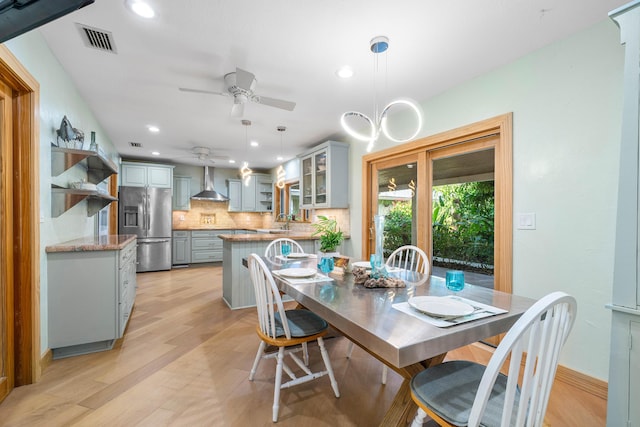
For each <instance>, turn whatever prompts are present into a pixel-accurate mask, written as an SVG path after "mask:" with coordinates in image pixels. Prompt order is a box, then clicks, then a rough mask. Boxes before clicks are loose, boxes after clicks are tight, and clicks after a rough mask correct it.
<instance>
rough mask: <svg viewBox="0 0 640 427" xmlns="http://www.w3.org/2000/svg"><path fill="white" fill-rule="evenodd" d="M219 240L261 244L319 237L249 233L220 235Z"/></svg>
mask: <svg viewBox="0 0 640 427" xmlns="http://www.w3.org/2000/svg"><path fill="white" fill-rule="evenodd" d="M218 237H220V239H222V240H226V241H228V242H262V241H270V240H275V239H279V238H281V237H286V238H289V239H293V240H318V239H319V238H320V236H312V235H311V233H296V232H295V231H293V232H289V233H255V234H254V233H250V234H221V235H220V236H218Z"/></svg>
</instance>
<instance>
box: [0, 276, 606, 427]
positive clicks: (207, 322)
mask: <svg viewBox="0 0 640 427" xmlns="http://www.w3.org/2000/svg"><path fill="white" fill-rule="evenodd" d="M255 324H256V314H255V309H243V310H235V311H232V310H230V309H229V308H228V307H227V306H226V304H225V303H224V302H223V301H222V268H221V267H219V266H198V267H191V268H185V269H177V270H172V271H170V272H157V273H142V274H138V295H137V298H136V306H135V309H134V313H133V317H132V319H131V321H130V324H129V326H128V329H127V331H126V334H125V337H124V338H123V339H122V340H121V341H120V342H119V343H118V344H117V345H116V348H114V349H113V350H111V351H108V352H101V353H94V354H90V355H85V356H77V357H71V358H67V359H61V360H56V361H53V362H52V364H51V365H50V366H49V368H47V370H46V371H45V372H44V374H43V376H42V379H41V380H40V381H39V382H38V383H37V384H33V385H29V386H23V387H18V388H16V389H15V390H14V391H13V392H12V393H11V394H10V395H9V397H8V398H7V399H6V400H5V401H4V402H3V403H2V404H0V426H30V427H31V426H47V427H51V426H103V425H104V426H153V427H156V426H263V425H271V424H272V423H271V405H272V401H273V378H274V376H275V362H274V361H273V360H268V361H264V360H263V361H262V362H261V364H260V367H259V368H258V372H257V374H256V379H255V381H253V382H251V381H249V380H248V377H249V371H250V369H251V365H252V362H253V358H254V356H255V352H256V350H257V347H258V342H259V341H258V338H257V336H256V333H255ZM326 343H327V349H328V351H329V354H330V356H331V360H332V364H333V368H334V370H335V374H336V378H337V380H338V384H339V387H340V394H341V397H340V398H339V399H336V398H335V397H334V396H333V393H332V391H331V387H330V384H329V380H328V378H327V377H323V378H321V379H319V380H316V381H312V382H310V383H306V384H302V385H299V386H296V387H293V388H291V389H285V390H283V391H282V393H281V403H280V419H279V421H278V424H277V425H280V426H309V427H313V426H345V427H346V426H375V425H378V423H379V422H380V420H381V419H382V417H383V415H384V412H385V410H386V409H387V408H388V407H389V405H390V403H391V401H392V399H393V396H394V395H395V392H396V390H397V389H398V387H399V386H400V382H401V381H400V377H399V376H398V375H397V374H395V373H393V372H391V371H390V372H389V378H388V381H387V385H386V386H383V385H381V384H380V374H381V368H382V367H381V364H380V363H379V362H377V361H376V360H374V359H373V358H372V357H371V356H369V355H368V354H366V353H365V352H364V351H362V350H361V349H359V348H357V347H356V348H355V349H354V352H353V355H352V357H351V359H347V358H346V357H345V355H346V351H347V344H348V342H347V340H345V339H344V338H331V339H327V340H326ZM310 350H311V351H310V356H311V364H312V365H317V364H321V359H320V355H319V354H318V352H317V348H311V349H310ZM488 357H490V354H489V353H488V352H487V351H486V349H485V347H484V346H481V345H472V346H467V347H464V348H462V349H459V350H456V351H455V352H452V353H450V354H449V356H448V358H450V359H452V358H455V359H470V360H478V361H481V362H484V361H486V360H487V359H488ZM568 408H570V410H567V409H568ZM605 419H606V401H605V400H603V399H600V398H597V397H594V396H592V395H590V394H588V393H586V392H583V391H580V390H577V389H575V388H574V387H571V386H568V385H566V384H564V383H562V382H559V381H556V384H555V386H554V389H553V392H552V395H551V401H550V405H549V410H548V413H547V422H548V423H549V424H550V425H551V426H553V427H556V426H558V427H560V426H562V427H564V426H568V427H571V426H576V427H577V426H580V427H589V426H594V427H595V426H604V425H605Z"/></svg>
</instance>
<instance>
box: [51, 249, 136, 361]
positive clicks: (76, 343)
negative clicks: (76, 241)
mask: <svg viewBox="0 0 640 427" xmlns="http://www.w3.org/2000/svg"><path fill="white" fill-rule="evenodd" d="M47 270H48V283H49V292H48V296H49V301H48V302H49V317H48V321H49V322H48V326H49V347H51V348H52V349H53V357H54V359H58V358H61V357H67V356H75V355H79V354H86V353H92V352H95V351H101V350H109V349H111V348H112V347H113V344H114V342H115V340H116V339H118V338H121V337H122V335H123V334H124V330H125V328H126V326H127V323H128V321H129V317H130V315H131V310H132V309H133V304H134V301H135V295H136V241H135V240H133V241H131V242H130V243H129V244H127V245H126V246H125V247H124V248H122V249H120V250H89V251H71V252H49V253H48V254H47Z"/></svg>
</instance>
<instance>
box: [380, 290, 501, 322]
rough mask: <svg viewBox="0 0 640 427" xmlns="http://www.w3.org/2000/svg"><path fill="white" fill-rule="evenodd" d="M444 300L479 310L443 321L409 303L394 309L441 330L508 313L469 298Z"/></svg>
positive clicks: (401, 303)
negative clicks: (464, 304)
mask: <svg viewBox="0 0 640 427" xmlns="http://www.w3.org/2000/svg"><path fill="white" fill-rule="evenodd" d="M443 298H451V299H455V300H458V301H462V302H464V303H467V304H469V305H470V306H472V307H473V308H476V309H477V310H476V311H475V312H473V313H471V314H468V315H466V316H460V317H454V318H452V319H441V318H438V317H431V316H429V315H428V314H425V313H422V312H420V311H417V310H415V309H414V308H412V307H411V306H410V305H409V303H408V302H400V303H397V304H393V305H392V307H393V308H395V309H396V310H399V311H401V312H403V313H406V314H408V315H410V316H413V317H415V318H417V319H420V320H422V321H423V322H427V323H430V324H432V325H434V326H437V327H439V328H448V327H450V326H455V325H459V324H461V323H466V322H471V321H472V320H477V319H483V318H485V317H490V316H495V315H497V314H503V313H506V312H507V310H504V309H502V308H498V307H494V306H492V305H487V304H482V303H479V302H476V301H472V300H470V299H467V298H462V297H459V296H455V295H447V296H445V297H443Z"/></svg>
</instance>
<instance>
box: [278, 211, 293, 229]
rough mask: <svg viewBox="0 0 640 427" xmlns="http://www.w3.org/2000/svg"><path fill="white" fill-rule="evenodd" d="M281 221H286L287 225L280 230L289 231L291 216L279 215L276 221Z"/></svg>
mask: <svg viewBox="0 0 640 427" xmlns="http://www.w3.org/2000/svg"><path fill="white" fill-rule="evenodd" d="M279 219H284V220H285V221H286V223H285V224H284V225H283V226H281V227H280V228H282V229H283V230H289V222H290V221H291V215H285V214H283V213H281V214H278V216H277V217H276V221H278V220H279Z"/></svg>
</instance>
